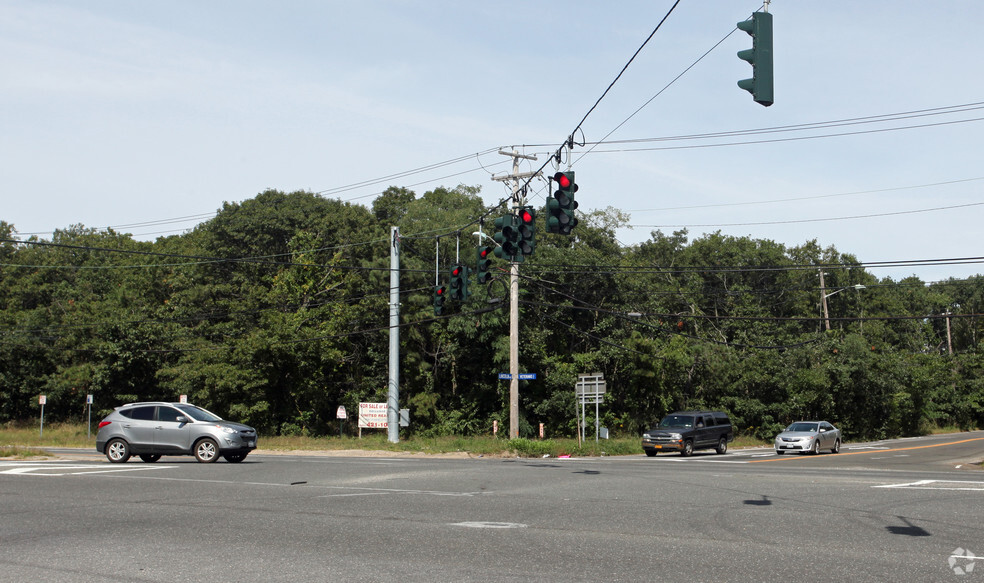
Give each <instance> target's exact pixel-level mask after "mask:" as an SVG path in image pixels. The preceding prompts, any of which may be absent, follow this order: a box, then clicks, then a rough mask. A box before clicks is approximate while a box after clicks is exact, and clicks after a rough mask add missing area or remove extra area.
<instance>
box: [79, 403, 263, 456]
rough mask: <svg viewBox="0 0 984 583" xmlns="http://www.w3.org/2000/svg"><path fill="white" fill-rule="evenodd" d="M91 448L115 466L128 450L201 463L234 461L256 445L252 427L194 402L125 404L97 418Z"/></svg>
mask: <svg viewBox="0 0 984 583" xmlns="http://www.w3.org/2000/svg"><path fill="white" fill-rule="evenodd" d="M96 449H97V450H98V451H99V453H104V454H106V457H107V458H109V461H111V462H113V463H120V464H121V463H123V462H125V461H126V460H128V459H130V456H131V455H133V454H136V455H139V456H140V459H142V460H143V461H145V462H148V463H151V462H156V461H157V460H159V459H161V456H162V455H193V456H195V458H196V459H197V460H198V461H200V462H202V463H206V464H207V463H211V462H214V461H215V460H217V459H218V458H219V457H224V458H225V459H226V461H228V462H232V463H239V462H241V461H243V460H244V459H246V455H247V454H248V453H249V452H250V451H252V450H254V449H256V430H255V429H253V428H252V427H249V426H248V425H243V424H241V423H233V422H231V421H224V420H223V419H222V418H221V417H219V416H218V415H215V414H214V413H210V412H209V411H206V410H205V409H202V408H201V407H196V406H194V405H188V404H184V403H162V402H154V403H130V404H129V405H123V406H120V407H117V408H116V409H115V410H113V412H112V413H110V414H109V415H107V416H106V418H105V419H103V420H102V421H100V422H99V433H97V434H96Z"/></svg>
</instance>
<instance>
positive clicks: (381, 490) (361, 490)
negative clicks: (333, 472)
mask: <svg viewBox="0 0 984 583" xmlns="http://www.w3.org/2000/svg"><path fill="white" fill-rule="evenodd" d="M314 487H315V488H324V489H326V490H350V491H356V492H355V493H353V494H347V495H348V496H356V495H359V494H360V493H362V494H367V495H368V494H428V495H431V496H462V497H473V496H481V495H483V494H489V492H444V491H440V490H405V489H399V488H365V487H358V486H314ZM338 495H339V494H325V495H323V496H319V498H331V497H333V496H338Z"/></svg>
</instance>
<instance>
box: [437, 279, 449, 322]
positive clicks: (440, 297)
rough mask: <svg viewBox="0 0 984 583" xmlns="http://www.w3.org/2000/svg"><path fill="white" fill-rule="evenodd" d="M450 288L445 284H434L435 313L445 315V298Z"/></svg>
mask: <svg viewBox="0 0 984 583" xmlns="http://www.w3.org/2000/svg"><path fill="white" fill-rule="evenodd" d="M447 292H448V288H446V287H444V286H443V285H438V286H434V315H435V316H443V315H444V298H445V297H447V295H448V293H447Z"/></svg>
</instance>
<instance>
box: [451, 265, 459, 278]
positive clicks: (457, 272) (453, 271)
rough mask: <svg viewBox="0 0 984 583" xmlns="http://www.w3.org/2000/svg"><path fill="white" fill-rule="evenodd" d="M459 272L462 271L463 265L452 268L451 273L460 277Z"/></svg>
mask: <svg viewBox="0 0 984 583" xmlns="http://www.w3.org/2000/svg"><path fill="white" fill-rule="evenodd" d="M459 273H461V267H458V266H455V268H454V269H452V270H451V275H453V276H455V277H458V274H459Z"/></svg>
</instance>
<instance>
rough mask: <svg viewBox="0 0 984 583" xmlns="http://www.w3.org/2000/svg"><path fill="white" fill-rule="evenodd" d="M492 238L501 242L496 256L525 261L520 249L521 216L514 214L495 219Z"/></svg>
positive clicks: (507, 259)
mask: <svg viewBox="0 0 984 583" xmlns="http://www.w3.org/2000/svg"><path fill="white" fill-rule="evenodd" d="M492 239H494V240H495V242H496V243H498V244H499V246H498V247H496V248H495V256H496V257H498V258H499V259H505V260H506V261H515V262H517V263H519V262H522V261H523V254H522V253H520V250H519V218H518V217H517V216H516V215H514V214H508V215H504V216H501V217H499V218H497V219H496V220H495V235H493V236H492Z"/></svg>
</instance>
